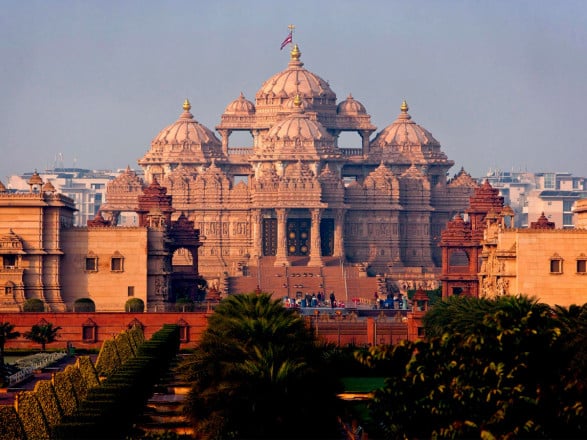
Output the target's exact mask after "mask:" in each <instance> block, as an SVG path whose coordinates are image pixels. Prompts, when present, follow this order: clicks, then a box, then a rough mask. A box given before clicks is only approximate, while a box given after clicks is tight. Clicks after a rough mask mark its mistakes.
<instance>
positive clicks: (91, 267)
mask: <svg viewBox="0 0 587 440" xmlns="http://www.w3.org/2000/svg"><path fill="white" fill-rule="evenodd" d="M86 272H98V257H94V256H93V255H90V256H88V257H86Z"/></svg>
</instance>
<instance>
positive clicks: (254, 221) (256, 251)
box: [251, 209, 263, 261]
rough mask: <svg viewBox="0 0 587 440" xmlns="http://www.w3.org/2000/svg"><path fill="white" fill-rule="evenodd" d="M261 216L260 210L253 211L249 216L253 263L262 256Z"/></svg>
mask: <svg viewBox="0 0 587 440" xmlns="http://www.w3.org/2000/svg"><path fill="white" fill-rule="evenodd" d="M262 218H263V216H262V215H261V210H257V209H256V210H254V211H253V212H252V214H251V226H252V228H251V229H252V230H251V236H252V239H253V246H252V249H251V254H252V255H251V256H252V257H253V261H254V260H256V259H258V258H259V257H261V256H262V246H261V245H262V236H263V233H262V231H261V221H262Z"/></svg>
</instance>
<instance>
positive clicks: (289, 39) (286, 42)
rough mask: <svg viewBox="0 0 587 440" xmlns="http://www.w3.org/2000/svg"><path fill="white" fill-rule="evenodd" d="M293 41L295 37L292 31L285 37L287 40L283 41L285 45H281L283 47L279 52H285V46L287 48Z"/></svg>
mask: <svg viewBox="0 0 587 440" xmlns="http://www.w3.org/2000/svg"><path fill="white" fill-rule="evenodd" d="M292 39H293V35H292V31H291V30H290V31H289V34H287V37H285V40H283V43H281V47H280V48H279V50H283V48H284V47H285V46H287V45H288V44H290V43H291V42H292Z"/></svg>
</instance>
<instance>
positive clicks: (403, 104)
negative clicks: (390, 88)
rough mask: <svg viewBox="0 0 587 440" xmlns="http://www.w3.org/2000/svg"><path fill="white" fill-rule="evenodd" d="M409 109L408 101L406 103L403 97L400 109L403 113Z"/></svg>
mask: <svg viewBox="0 0 587 440" xmlns="http://www.w3.org/2000/svg"><path fill="white" fill-rule="evenodd" d="M409 109H410V107H408V103H407V102H406V100H405V99H404V100H403V102H402V106H401V107H400V110H401V111H402V112H403V113H407V112H408V110H409Z"/></svg>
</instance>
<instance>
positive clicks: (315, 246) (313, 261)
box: [308, 208, 324, 267]
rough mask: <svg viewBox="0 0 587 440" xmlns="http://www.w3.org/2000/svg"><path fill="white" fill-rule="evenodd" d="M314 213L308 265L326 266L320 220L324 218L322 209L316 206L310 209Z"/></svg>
mask: <svg viewBox="0 0 587 440" xmlns="http://www.w3.org/2000/svg"><path fill="white" fill-rule="evenodd" d="M310 212H311V214H312V229H311V230H310V239H311V240H312V243H311V245H310V260H309V261H308V266H317V267H321V266H324V262H323V261H322V240H321V238H320V220H321V219H322V210H321V209H319V208H315V209H312V210H310Z"/></svg>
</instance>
